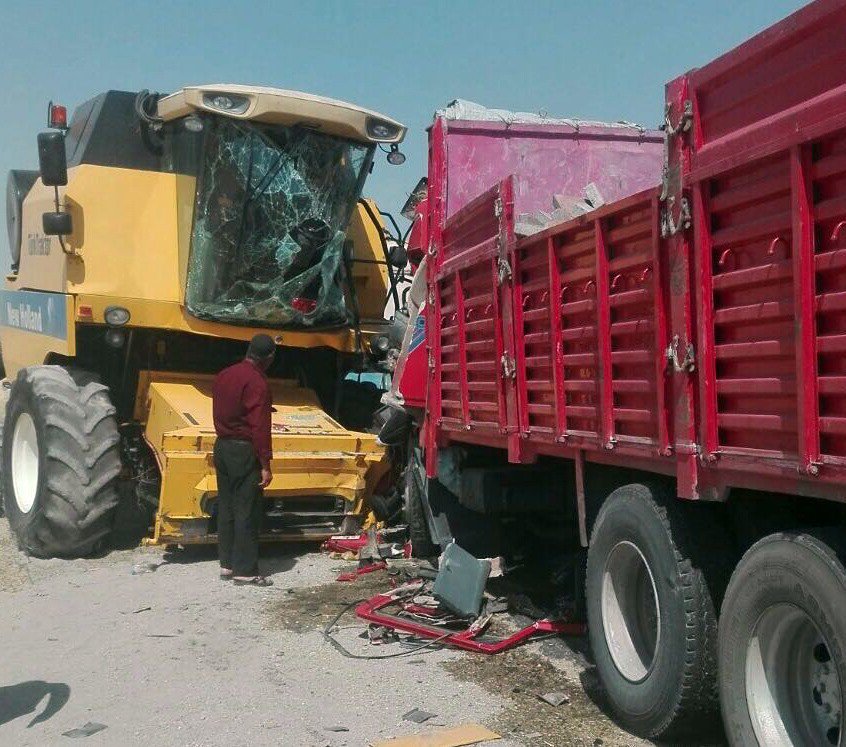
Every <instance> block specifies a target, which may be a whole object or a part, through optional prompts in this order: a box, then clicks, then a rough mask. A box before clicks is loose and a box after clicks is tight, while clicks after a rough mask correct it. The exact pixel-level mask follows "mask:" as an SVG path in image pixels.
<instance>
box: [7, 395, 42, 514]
mask: <svg viewBox="0 0 846 747" xmlns="http://www.w3.org/2000/svg"><path fill="white" fill-rule="evenodd" d="M39 458H40V454H39V449H38V433H37V432H36V430H35V422H34V421H33V419H32V416H30V414H29V413H26V412H22V413H21V414H20V415H19V416H18V419H17V422H16V423H15V431H14V433H13V434H12V488H13V490H14V493H15V503H16V504H17V506H18V510H19V511H20V512H21V513H23V514H28V513H29V512H30V511H31V510H32V507H33V505H35V497H36V495H37V494H38V462H39Z"/></svg>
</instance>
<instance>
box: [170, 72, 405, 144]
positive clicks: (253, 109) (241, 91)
mask: <svg viewBox="0 0 846 747" xmlns="http://www.w3.org/2000/svg"><path fill="white" fill-rule="evenodd" d="M195 111H208V112H211V113H213V114H222V115H225V116H227V117H233V118H235V119H250V120H254V121H256V122H266V123H268V124H281V125H286V126H291V125H300V126H303V127H309V128H312V129H315V130H317V131H319V132H323V133H326V134H327V135H336V136H338V137H344V138H349V139H351V140H357V141H359V142H362V143H400V142H402V139H403V138H404V137H405V132H406V127H405V125H402V124H400V123H399V122H397V121H396V120H394V119H391V118H390V117H386V116H385V115H384V114H379V113H378V112H374V111H371V110H369V109H363V108H361V107H360V106H356V105H355V104H349V103H347V102H345V101H338V100H336V99H330V98H326V97H324V96H315V95H313V94H310V93H302V92H300V91H286V90H284V89H281V88H263V87H258V86H242V85H236V84H229V83H213V84H210V85H207V86H188V87H186V88H183V89H181V90H180V91H176V92H175V93H171V94H170V95H168V96H164V97H162V98H161V99H159V103H158V114H159V116H160V117H161V118H162V119H163V120H164V121H165V122H168V121H170V120H173V119H179V118H180V117H186V116H188V115H190V114H192V113H193V112H195Z"/></svg>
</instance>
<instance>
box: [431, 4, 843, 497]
mask: <svg viewBox="0 0 846 747" xmlns="http://www.w3.org/2000/svg"><path fill="white" fill-rule="evenodd" d="M844 33H846V0H818V1H817V2H815V3H812V4H811V5H809V6H807V7H806V8H803V9H802V10H800V11H798V12H797V13H795V14H794V15H793V16H791V17H789V18H788V19H786V20H785V21H783V22H781V23H780V24H777V25H776V26H774V27H773V28H771V29H768V30H767V31H765V32H763V33H761V34H759V35H758V36H756V37H754V38H753V39H751V40H749V41H748V42H746V43H745V44H743V45H741V46H740V47H738V48H737V49H735V50H733V51H731V52H729V53H728V54H726V55H724V56H722V57H720V58H719V59H717V60H715V61H714V62H712V63H711V64H709V65H706V66H705V67H703V68H701V69H699V70H695V71H693V72H691V73H689V74H687V75H684V76H681V77H680V78H678V79H677V80H675V81H672V82H671V83H669V84H668V85H667V89H666V101H667V111H668V120H669V125H670V126H669V127H668V130H667V168H666V170H665V175H664V183H663V184H662V185H661V188H660V189H658V188H656V189H653V190H646V191H644V192H641V193H639V194H636V195H633V196H632V197H628V198H625V199H622V200H619V201H617V202H615V203H612V204H610V205H606V206H605V207H602V208H600V209H598V210H595V211H594V212H593V213H591V214H590V215H589V216H583V217H581V218H578V219H576V220H572V221H568V222H565V223H561V224H559V225H557V226H553V227H551V228H549V229H547V230H545V231H543V232H541V233H540V234H536V235H534V236H531V237H529V238H525V239H519V240H518V239H517V238H516V237H515V235H514V219H515V216H514V206H513V202H514V196H513V195H514V187H513V183H512V180H511V179H505V180H503V181H502V182H500V183H499V185H497V186H495V187H493V188H492V189H489V190H488V191H487V192H484V194H482V196H481V197H478V198H477V199H476V200H473V201H472V202H470V203H469V204H467V205H465V207H463V208H462V209H461V210H459V211H457V212H453V213H452V214H451V215H450V217H449V219H448V220H447V219H446V215H447V212H446V209H445V206H444V204H443V203H444V200H443V196H444V195H445V194H446V191H447V173H448V171H449V164H448V160H447V155H448V154H447V149H446V141H447V138H446V130H445V124H444V123H443V122H442V121H441V120H440V119H438V120H436V122H435V125H434V126H433V128H432V131H431V138H430V181H429V184H430V196H431V198H432V199H431V204H430V208H429V210H430V213H429V217H430V225H431V226H432V234H433V243H432V249H433V251H434V253H435V257H434V259H435V261H433V262H432V267H431V268H430V274H429V281H430V289H431V291H432V293H431V294H430V300H432V301H433V303H432V309H431V310H430V314H429V316H427V334H428V335H429V337H428V338H427V339H428V343H429V346H430V351H431V352H432V353H433V356H434V361H433V368H432V371H433V376H432V379H431V382H433V383H434V385H432V386H430V388H429V411H428V417H427V425H426V434H427V448H429V453H428V454H427V469H428V470H429V474H430V475H434V474H435V473H436V467H437V463H436V450H437V447H438V446H443V445H446V444H449V443H450V442H465V443H472V444H480V445H486V446H492V447H497V448H502V449H504V450H505V451H506V452H507V455H508V458H509V459H510V460H511V461H522V462H528V461H531V460H533V459H535V458H536V457H537V456H538V455H540V454H547V455H553V456H554V455H557V456H560V457H563V458H569V459H577V460H584V461H586V462H598V463H607V464H620V465H632V466H634V465H639V466H638V468H640V469H647V470H650V471H655V472H658V473H661V474H673V475H675V477H676V480H677V487H678V495H679V496H681V497H684V498H691V499H696V498H704V499H720V498H722V497H724V496H725V495H726V493H727V491H728V489H730V488H732V487H747V488H753V489H759V490H772V491H778V492H784V493H790V494H795V495H803V496H816V497H823V498H830V499H837V500H846V45H844V44H843V42H842V39H843V36H844ZM688 116H689V121H688ZM685 122H687V124H686V125H685ZM461 178H463V179H464V180H465V182H466V178H467V175H466V174H464V175H463V176H462V177H461ZM484 186H487V185H480V187H484ZM463 189H464V192H463V193H462V194H466V192H467V190H466V184H465V185H464V187H463ZM480 191H481V190H480ZM491 211H494V212H495V217H496V221H495V222H493V217H492V215H491ZM445 236H446V237H448V241H447V242H446V243H445V242H444V237H445ZM447 255H449V256H447ZM450 257H461V260H460V261H459V260H455V259H450ZM450 263H451V264H450ZM445 265H449V267H450V272H451V273H452V274H451V275H449V276H447V274H446V273H445ZM479 272H481V273H484V274H486V275H487V277H488V278H489V280H486V281H485V282H486V283H487V284H488V285H487V286H485V287H488V288H490V289H491V296H492V299H491V302H490V313H489V315H488V316H486V317H485V318H486V321H485V322H484V324H481V323H480V322H479V321H476V320H474V319H467V318H465V316H466V312H467V308H465V306H464V304H466V305H467V306H468V307H469V304H470V301H468V300H467V299H466V298H464V295H463V293H459V294H458V295H457V296H455V297H456V298H457V299H459V300H460V301H461V304H462V306H461V308H460V309H458V312H457V318H456V323H457V330H456V332H455V333H454V334H457V335H458V340H460V341H461V342H460V346H461V349H462V350H463V351H464V354H463V355H464V357H462V358H461V361H460V365H459V366H457V367H456V366H453V367H452V368H453V373H455V374H456V376H457V378H455V379H454V381H453V382H452V383H450V382H446V384H447V386H449V387H457V388H458V389H459V391H460V400H461V405H462V409H461V411H460V412H461V416H460V417H454V418H453V419H452V420H448V419H447V418H446V417H445V416H444V413H443V412H442V402H445V401H446V399H447V389H444V394H443V395H442V394H441V391H440V390H441V388H442V387H443V386H444V382H445V381H446V380H445V379H444V375H445V373H444V372H442V370H441V368H440V366H441V353H442V352H443V350H445V349H446V348H447V344H446V340H447V338H446V337H444V334H445V333H444V332H443V331H442V330H441V326H442V325H443V319H442V316H441V310H440V307H439V306H438V304H439V303H440V299H441V298H449V299H452V298H453V295H454V294H455V292H454V291H452V290H450V287H449V286H450V285H451V287H452V288H455V289H459V288H462V289H463V288H464V287H465V286H463V285H462V283H470V284H471V285H472V286H473V288H474V289H475V290H474V292H475V293H477V294H478V293H479V292H480V290H479V289H480V288H481V287H482V285H479V281H477V280H475V279H474V278H475V277H476V275H477V274H478V273H479ZM490 278H493V279H492V280H490ZM474 283H475V285H473V284H474ZM468 287H469V286H468ZM473 303H478V298H477V297H476V296H474V301H473ZM481 327H485V329H487V332H486V334H488V335H489V336H488V337H485V338H481V337H479V336H478V335H479V333H478V332H477V331H476V330H478V329H480V328H481ZM449 334H453V333H449ZM442 338H443V339H442ZM483 339H484V340H489V343H488V342H484V343H483V342H482V340H483ZM450 344H452V343H450ZM488 344H490V351H488V352H487V353H486V355H487V357H486V358H484V360H485V361H486V363H484V365H482V363H478V362H475V363H474V360H477V361H478V360H481V359H479V358H478V357H476V358H474V356H479V355H481V352H479V351H481V350H482V349H485V347H486V345H488ZM689 348H690V353H692V357H691V356H689V355H688V352H689ZM491 354H493V355H495V356H496V359H497V361H498V362H499V361H501V362H502V363H504V368H503V367H501V366H500V365H499V364H497V366H496V369H497V371H496V374H495V379H494V381H493V382H488V383H484V382H483V384H480V383H479V382H480V375H479V373H478V372H479V371H480V370H481V369H482V368H484V366H489V363H490V359H491ZM512 362H513V368H512V366H511V364H512ZM456 369H457V370H456ZM459 372H463V373H460V375H459ZM494 382H495V383H494ZM484 387H493V389H494V390H495V391H496V397H494V396H493V395H491V396H490V397H487V398H485V397H482V395H481V393H480V392H481V391H482V389H483V388H484ZM456 396H457V395H456ZM491 408H495V409H496V411H497V412H496V417H495V418H489V419H488V420H487V421H486V419H485V417H483V415H484V413H485V412H486V410H490V409H491ZM490 420H493V421H494V422H495V423H496V424H497V426H498V427H496V428H491V427H490V425H491V422H490ZM580 464H581V461H580ZM580 473H582V470H580Z"/></svg>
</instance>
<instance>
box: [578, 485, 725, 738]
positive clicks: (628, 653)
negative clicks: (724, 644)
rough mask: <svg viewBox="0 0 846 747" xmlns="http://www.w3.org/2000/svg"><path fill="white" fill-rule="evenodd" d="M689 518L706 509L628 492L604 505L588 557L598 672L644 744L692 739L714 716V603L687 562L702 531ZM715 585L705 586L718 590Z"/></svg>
mask: <svg viewBox="0 0 846 747" xmlns="http://www.w3.org/2000/svg"><path fill="white" fill-rule="evenodd" d="M687 509H691V510H690V511H689V510H687ZM692 509H699V512H697V513H701V512H702V511H707V509H708V507H701V506H684V505H681V504H680V503H679V502H678V501H677V499H675V498H674V497H672V496H670V495H666V494H663V492H662V491H661V489H660V488H655V487H651V486H648V485H640V484H633V485H625V486H623V487H620V488H618V489H617V490H615V491H614V492H613V493H611V495H610V496H609V497H608V498H607V499H606V500H605V502H604V504H603V506H602V508H601V509H600V511H599V514H598V516H597V518H596V522H595V524H594V526H593V531H592V535H591V540H590V546H589V549H588V560H587V574H586V581H585V596H586V601H587V618H588V632H589V637H590V643H591V648H592V650H593V656H594V660H595V663H596V668H597V672H598V674H599V677H600V680H601V681H602V684H603V686H604V688H605V690H606V693H607V695H608V699H609V701H610V705H611V707H612V709H613V711H614V712H615V713H616V715H617V717H618V719H619V721H620V723H621V724H622V725H623V726H624V727H625V728H626V729H628V730H629V731H631V732H632V733H634V734H637V735H639V736H643V737H646V738H652V739H655V738H658V737H661V738H665V739H666V738H668V737H678V736H680V735H683V734H687V733H690V732H691V731H693V730H696V729H698V728H701V725H702V724H703V722H705V720H706V719H708V720H709V721H711V722H713V720H714V714H716V712H717V700H718V698H717V683H716V658H717V618H716V609H718V607H719V601H718V600H717V602H716V604H715V601H714V600H713V599H712V595H711V592H710V591H709V587H708V584H707V583H706V577H705V573H704V572H703V570H702V569H701V568H700V567H699V564H698V563H696V562H695V561H694V559H693V554H694V553H693V551H692V549H691V548H692V544H691V543H692V541H693V540H692V535H693V533H694V532H696V531H697V530H701V529H702V528H701V527H695V526H694V525H695V524H697V523H698V522H697V518H695V517H694V516H693V512H692ZM706 518H707V517H706V516H705V514H702V518H701V521H703V522H705V520H706ZM721 531H722V530H717V532H718V533H719V532H721ZM709 541H711V540H710V538H709ZM713 541H715V542H716V546H715V547H714V548H713V549H712V552H713V553H716V554H719V553H720V548H719V541H718V540H717V538H716V537H715V539H714V540H713ZM697 555H698V553H697ZM719 575H720V574H719V573H718V572H717V571H716V570H715V571H714V572H713V574H712V578H711V579H708V580H709V581H710V582H711V583H712V585H713V586H714V587H715V588H718V587H719V585H720V583H721V582H720V579H719Z"/></svg>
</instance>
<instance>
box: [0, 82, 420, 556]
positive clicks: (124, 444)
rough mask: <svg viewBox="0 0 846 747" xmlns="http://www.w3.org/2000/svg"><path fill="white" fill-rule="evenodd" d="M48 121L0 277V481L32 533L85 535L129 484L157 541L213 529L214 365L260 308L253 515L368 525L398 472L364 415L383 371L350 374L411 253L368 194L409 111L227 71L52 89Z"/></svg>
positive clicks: (318, 526) (18, 530)
mask: <svg viewBox="0 0 846 747" xmlns="http://www.w3.org/2000/svg"><path fill="white" fill-rule="evenodd" d="M49 125H50V127H51V131H50V132H47V133H42V134H41V135H39V137H38V149H39V166H40V168H39V170H38V171H21V170H15V171H12V172H10V173H9V179H8V189H7V223H8V228H9V240H10V249H11V259H12V268H11V272H10V273H9V274H8V275H7V277H6V283H5V286H4V288H3V290H2V291H0V295H2V299H0V342H1V343H2V355H3V363H4V366H5V371H6V374H7V375H8V377H9V382H10V386H11V388H10V392H9V403H8V406H7V412H6V417H5V421H4V431H3V432H4V437H3V443H2V467H1V468H2V489H3V493H4V502H5V505H6V510H7V515H8V517H9V520H10V524H11V526H12V529H13V531H14V532H15V534H16V537H17V539H18V541H19V544H20V545H21V546H22V548H24V549H25V550H27V551H29V552H32V553H35V554H39V555H80V554H85V553H90V552H91V551H93V550H94V549H96V548H97V547H98V546H99V545H100V544H101V543H102V542H103V541H104V540H105V539H106V537H107V536H108V534H109V533H110V531H111V529H112V527H113V523H114V516H115V508H116V506H117V504H118V502H119V499H118V495H119V490H118V487H119V485H122V484H125V485H127V486H129V485H131V486H132V492H133V493H134V494H135V496H136V498H137V500H138V501H139V502H140V504H141V505H144V506H146V507H147V508H148V510H149V511H150V515H151V523H152V533H151V535H150V536H149V537H148V541H149V542H153V543H161V544H185V543H190V542H207V541H213V540H214V539H215V532H216V525H215V521H216V505H215V499H216V489H217V486H216V482H215V475H214V469H213V466H212V461H211V454H212V449H213V445H214V440H215V438H214V428H213V424H212V420H211V398H210V381H211V378H212V377H213V375H214V373H215V372H216V371H218V370H219V369H220V368H222V367H223V366H225V365H228V364H230V363H232V362H234V361H235V360H237V359H238V358H239V357H240V356H242V355H243V353H244V350H245V343H246V341H247V340H249V339H250V337H252V335H254V334H255V333H256V332H265V333H267V334H270V335H271V336H272V337H274V339H275V340H276V341H277V344H278V345H279V346H280V349H281V353H280V355H278V356H277V360H276V363H275V364H274V367H273V368H272V369H271V371H270V372H269V376H270V378H271V380H272V389H273V395H274V414H273V449H274V455H273V462H272V471H273V473H274V479H273V482H272V483H271V485H270V486H269V488H268V490H267V491H266V497H267V511H266V522H265V536H266V537H267V538H276V539H319V538H321V537H325V536H327V535H329V534H331V533H333V532H336V531H338V530H352V529H354V528H356V527H357V526H360V524H361V522H362V520H363V519H364V517H365V516H366V514H367V512H368V510H369V508H368V506H369V501H370V498H371V496H372V495H373V494H374V492H375V491H377V490H379V489H380V482H381V483H386V482H388V481H389V479H388V478H389V477H390V475H389V471H390V466H389V464H388V462H387V459H386V457H385V454H384V449H383V447H382V446H381V445H380V444H379V443H378V442H377V440H376V438H375V436H374V435H372V434H371V433H370V431H372V430H374V429H375V427H370V426H371V422H370V421H371V420H372V419H373V417H374V413H375V411H376V409H377V407H378V401H379V393H378V392H372V391H370V390H371V389H373V388H374V385H373V383H372V382H373V380H377V381H378V380H379V377H378V376H374V377H370V378H369V379H368V377H367V376H364V377H362V374H367V373H368V372H374V373H375V372H381V371H382V370H383V369H384V358H385V351H386V348H390V347H391V343H390V338H391V329H392V324H391V320H388V319H386V318H385V308H386V304H387V302H388V301H389V300H392V299H393V300H399V297H398V293H397V283H398V277H399V276H400V275H401V270H399V269H398V267H397V265H399V264H403V263H404V262H405V255H404V252H403V251H402V246H401V241H400V242H399V243H397V242H392V241H390V239H389V233H388V232H387V231H386V228H385V222H384V220H383V216H384V214H383V213H381V212H380V211H379V210H378V208H377V207H376V206H375V205H374V204H373V203H372V202H371V201H370V200H367V199H363V198H362V197H361V194H362V187H363V184H364V181H365V179H366V177H367V175H368V174H369V173H370V171H371V169H372V167H373V163H374V155H375V153H376V152H377V148H381V149H382V150H386V151H388V153H389V159H388V160H389V161H390V162H391V163H400V162H401V161H402V160H403V158H402V154H401V152H400V151H399V143H400V142H401V141H402V139H403V137H404V135H405V127H404V126H403V125H401V124H400V123H398V122H396V121H394V120H393V119H390V118H388V117H385V116H383V115H381V114H377V113H376V112H372V111H369V110H366V109H362V108H360V107H357V106H354V105H352V104H347V103H344V102H341V101H336V100H332V99H327V98H323V97H319V96H313V95H309V94H305V93H299V92H294V91H285V90H280V89H272V88H258V87H246V86H238V85H221V84H218V85H210V86H196V87H187V88H183V89H181V90H179V91H176V92H175V93H171V94H168V95H159V94H153V93H149V92H147V91H141V92H140V93H137V94H136V93H129V92H122V91H109V92H107V93H104V94H101V95H99V96H97V97H95V98H93V99H91V100H90V101H88V102H86V103H84V104H82V105H81V106H80V107H78V108H77V110H76V111H75V112H74V114H73V116H72V117H71V118H70V120H68V117H67V113H66V110H65V109H64V108H63V107H60V106H53V105H52V104H51V105H50V107H49ZM394 305H395V306H396V307H399V304H397V303H395V304H394ZM393 326H395V325H393ZM363 380H364V382H365V383H366V384H367V386H365V385H364V384H363V383H362V382H363ZM357 386H358V387H360V389H359V390H357V389H356V387H357ZM368 394H369V398H368ZM362 398H363V399H365V400H366V402H367V403H372V406H370V405H368V407H369V409H368V411H367V412H366V413H364V414H362ZM376 425H378V424H376ZM120 478H130V479H129V480H127V481H125V482H124V481H122V480H121V479H120Z"/></svg>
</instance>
